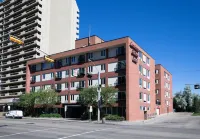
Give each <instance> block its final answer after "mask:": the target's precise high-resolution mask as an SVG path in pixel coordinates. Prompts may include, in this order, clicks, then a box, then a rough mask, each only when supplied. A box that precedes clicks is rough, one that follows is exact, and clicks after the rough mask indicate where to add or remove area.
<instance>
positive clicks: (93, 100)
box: [78, 86, 117, 120]
mask: <svg viewBox="0 0 200 139" xmlns="http://www.w3.org/2000/svg"><path fill="white" fill-rule="evenodd" d="M116 93H117V89H115V88H114V87H110V86H109V87H103V88H101V98H102V99H101V100H102V103H101V106H111V105H112V104H113V103H115V102H116V97H115V96H116ZM97 98H98V92H97V87H89V88H84V89H83V90H81V91H80V95H79V99H78V102H79V103H80V104H82V105H83V106H86V107H87V108H88V107H89V106H93V107H94V109H95V108H97V106H98V102H97ZM101 116H104V112H103V111H101ZM88 118H89V116H88V109H86V111H85V112H84V113H83V115H82V116H81V119H82V120H85V119H88ZM96 118H97V117H96V115H95V114H94V115H93V116H92V119H96Z"/></svg>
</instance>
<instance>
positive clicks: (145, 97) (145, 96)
mask: <svg viewBox="0 0 200 139" xmlns="http://www.w3.org/2000/svg"><path fill="white" fill-rule="evenodd" d="M143 96H144V102H146V101H147V94H144V95H143Z"/></svg>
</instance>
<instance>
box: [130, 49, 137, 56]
mask: <svg viewBox="0 0 200 139" xmlns="http://www.w3.org/2000/svg"><path fill="white" fill-rule="evenodd" d="M131 55H132V56H134V57H136V58H138V52H136V51H135V50H132V53H131Z"/></svg>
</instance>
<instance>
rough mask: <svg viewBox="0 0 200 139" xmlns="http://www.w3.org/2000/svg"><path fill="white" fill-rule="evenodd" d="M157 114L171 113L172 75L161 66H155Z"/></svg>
mask: <svg viewBox="0 0 200 139" xmlns="http://www.w3.org/2000/svg"><path fill="white" fill-rule="evenodd" d="M155 78H156V80H155V86H156V105H157V113H159V114H164V113H170V112H173V95H172V75H171V73H170V72H169V71H167V70H166V69H165V68H164V67H163V66H162V65H161V64H157V65H156V66H155Z"/></svg>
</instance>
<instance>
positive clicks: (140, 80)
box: [139, 78, 143, 86]
mask: <svg viewBox="0 0 200 139" xmlns="http://www.w3.org/2000/svg"><path fill="white" fill-rule="evenodd" d="M142 82H143V81H142V79H141V78H140V79H139V85H141V86H142Z"/></svg>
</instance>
